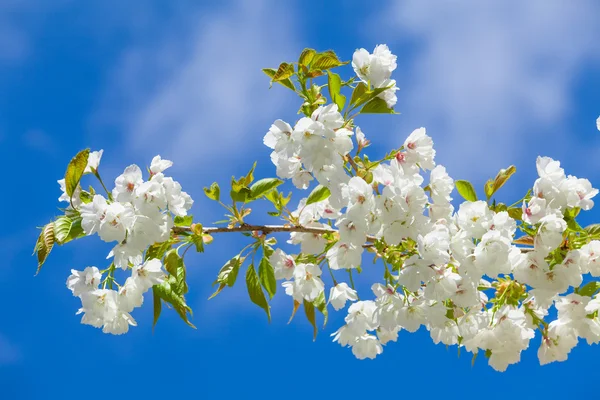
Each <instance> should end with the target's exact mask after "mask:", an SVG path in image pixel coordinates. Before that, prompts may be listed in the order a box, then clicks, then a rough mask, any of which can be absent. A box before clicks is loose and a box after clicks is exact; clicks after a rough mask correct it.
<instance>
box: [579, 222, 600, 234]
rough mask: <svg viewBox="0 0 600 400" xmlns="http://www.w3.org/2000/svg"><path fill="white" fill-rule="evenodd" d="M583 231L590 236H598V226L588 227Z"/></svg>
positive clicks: (599, 226) (599, 225)
mask: <svg viewBox="0 0 600 400" xmlns="http://www.w3.org/2000/svg"><path fill="white" fill-rule="evenodd" d="M583 230H584V231H586V232H587V234H588V235H590V236H600V224H591V225H588V226H586V227H585V228H584V229H583Z"/></svg>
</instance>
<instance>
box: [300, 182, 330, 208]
mask: <svg viewBox="0 0 600 400" xmlns="http://www.w3.org/2000/svg"><path fill="white" fill-rule="evenodd" d="M329 196H331V191H330V190H329V188H328V187H327V186H323V185H318V186H317V187H315V188H314V189H313V191H312V192H310V194H309V195H308V198H307V199H306V205H307V206H309V205H311V204H313V203H318V202H319V201H323V200H326V199H327V198H329Z"/></svg>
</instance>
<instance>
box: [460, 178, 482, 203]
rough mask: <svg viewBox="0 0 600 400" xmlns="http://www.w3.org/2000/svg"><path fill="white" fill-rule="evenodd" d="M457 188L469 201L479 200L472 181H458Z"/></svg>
mask: <svg viewBox="0 0 600 400" xmlns="http://www.w3.org/2000/svg"><path fill="white" fill-rule="evenodd" d="M456 190H457V191H458V194H460V195H461V196H462V198H463V199H465V200H467V201H477V193H475V188H474V187H473V185H472V184H471V182H469V181H463V180H458V181H456Z"/></svg>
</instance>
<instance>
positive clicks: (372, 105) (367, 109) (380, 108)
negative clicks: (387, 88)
mask: <svg viewBox="0 0 600 400" xmlns="http://www.w3.org/2000/svg"><path fill="white" fill-rule="evenodd" d="M360 113H361V114H394V110H393V109H391V108H389V107H388V106H387V103H386V102H385V100H383V99H381V98H379V97H375V98H373V99H372V100H370V101H369V102H368V103H367V104H365V106H364V107H363V108H362V109H361V110H360Z"/></svg>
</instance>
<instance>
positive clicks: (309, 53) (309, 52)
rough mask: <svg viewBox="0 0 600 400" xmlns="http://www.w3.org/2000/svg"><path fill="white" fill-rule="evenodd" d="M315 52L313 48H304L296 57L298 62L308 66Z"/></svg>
mask: <svg viewBox="0 0 600 400" xmlns="http://www.w3.org/2000/svg"><path fill="white" fill-rule="evenodd" d="M316 54H317V52H316V51H315V50H314V49H304V50H302V53H300V57H299V58H298V64H300V65H304V66H306V67H308V66H309V65H310V63H311V62H312V60H313V59H314V58H315V55H316Z"/></svg>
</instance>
